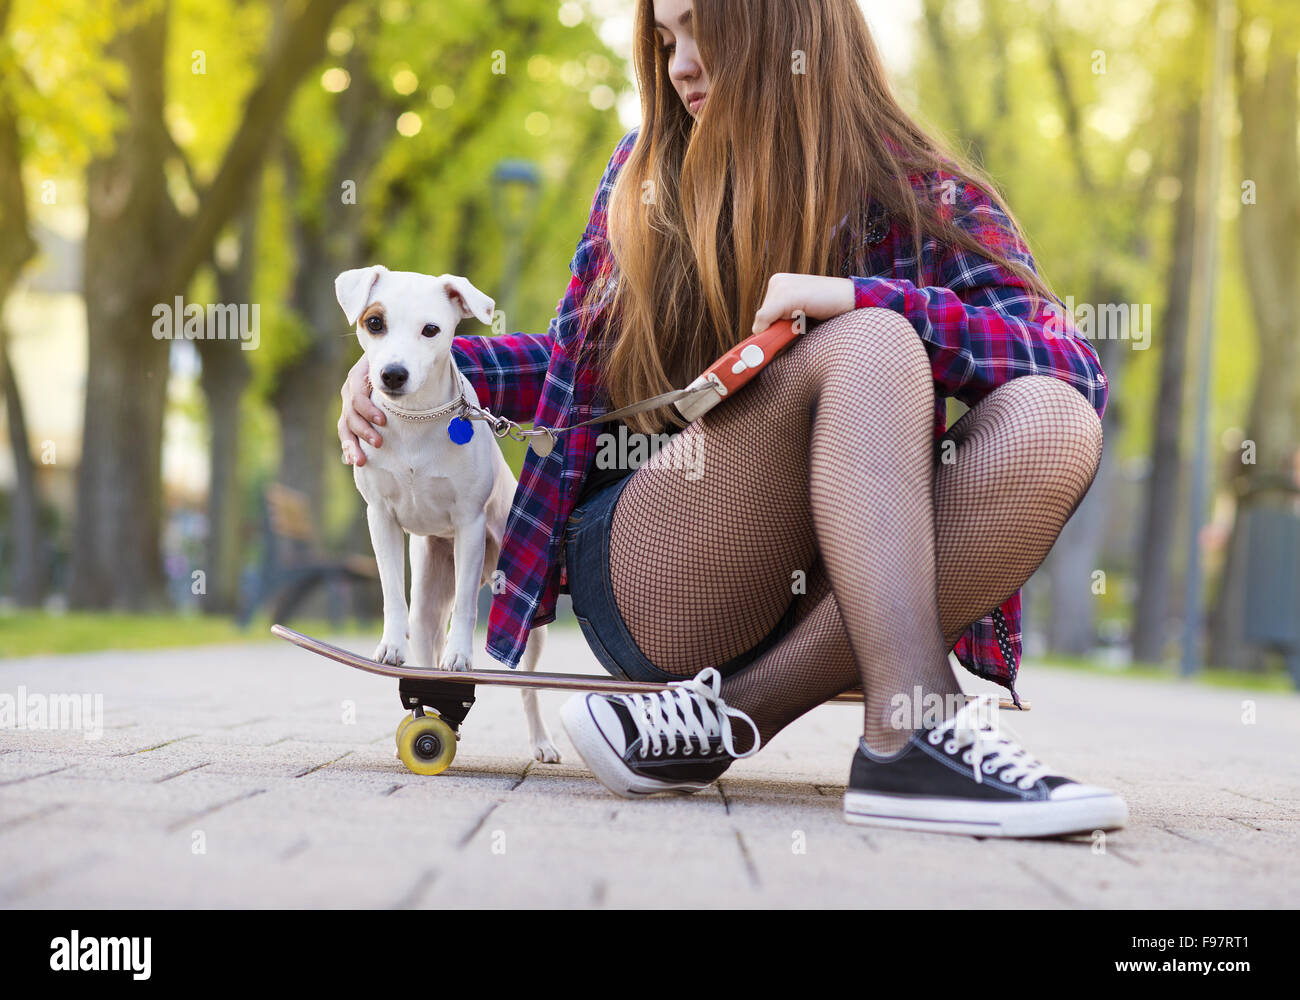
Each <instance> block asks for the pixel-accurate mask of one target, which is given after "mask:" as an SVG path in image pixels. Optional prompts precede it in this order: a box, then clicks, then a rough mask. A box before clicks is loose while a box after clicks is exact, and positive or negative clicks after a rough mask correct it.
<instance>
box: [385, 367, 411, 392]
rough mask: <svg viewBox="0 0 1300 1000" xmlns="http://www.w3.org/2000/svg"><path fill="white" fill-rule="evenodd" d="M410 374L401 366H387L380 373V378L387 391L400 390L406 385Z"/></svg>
mask: <svg viewBox="0 0 1300 1000" xmlns="http://www.w3.org/2000/svg"><path fill="white" fill-rule="evenodd" d="M408 374H409V373H408V372H407V370H406V369H405V368H403V367H402V366H401V365H387V366H385V368H384V370H383V371H381V372H380V373H379V378H380V379H381V380H382V381H383V383H384V388H385V389H400V388H401V387H402V386H404V385H406V379H407V376H408Z"/></svg>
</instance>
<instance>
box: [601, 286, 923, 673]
mask: <svg viewBox="0 0 1300 1000" xmlns="http://www.w3.org/2000/svg"><path fill="white" fill-rule="evenodd" d="M881 312H882V311H880V310H870V311H859V312H851V313H846V314H844V315H843V316H840V317H836V318H834V319H831V320H828V321H826V322H825V323H822V324H820V325H818V326H817V327H815V328H813V329H812V330H810V331H809V332H808V333H807V334H805V335H804V336H803V337H801V338H800V339H799V340H797V341H796V342H795V343H794V344H793V345H791V347H790V348H789V349H788V350H787V351H786V352H785V353H784V354H783V355H781V356H780V357H778V358H777V359H775V360H774V361H773V362H771V363H770V364H769V365H768V366H767V367H766V368H764V369H763V371H761V372H759V374H758V375H757V376H756V377H755V379H754V380H753V382H751V383H750V384H749V385H748V386H747V387H746V388H745V389H744V391H743V392H742V393H740V394H739V395H738V396H737V397H736V398H735V399H734V400H729V401H727V402H726V403H724V404H722V405H720V406H718V407H716V408H715V409H713V410H711V411H710V412H709V413H708V414H706V415H705V416H704V417H702V418H701V419H699V420H697V421H695V422H694V423H693V424H691V425H690V426H689V427H687V428H686V429H685V430H683V431H682V432H681V433H680V434H678V435H676V436H675V437H673V438H671V439H670V440H669V442H668V443H667V445H666V446H665V447H664V448H663V449H662V451H661V452H660V453H659V455H658V456H657V459H656V461H655V462H652V463H647V464H646V465H643V466H642V467H641V468H639V469H637V471H636V472H635V473H633V474H632V476H631V478H630V480H629V482H628V484H627V486H626V488H625V489H624V490H623V492H622V495H621V496H620V498H619V500H618V504H617V506H616V507H615V510H614V515H613V519H612V524H611V534H610V576H611V581H612V588H613V593H614V598H615V602H616V604H617V606H618V609H619V612H620V614H621V616H622V618H623V619H624V621H625V622H626V624H627V628H628V631H629V632H630V633H631V634H632V636H633V637H634V638H635V640H636V642H637V645H638V646H639V647H640V649H641V650H642V652H643V653H644V654H645V656H646V657H648V658H649V659H650V660H651V661H652V662H654V663H655V664H657V665H658V666H660V667H662V668H663V669H664V670H668V671H671V672H673V673H687V672H693V671H695V670H699V669H703V668H704V667H706V666H713V665H717V664H718V663H719V662H724V661H726V660H730V659H732V658H733V657H736V656H739V655H740V654H742V653H745V652H746V651H748V650H751V649H753V648H754V647H755V646H756V645H757V644H758V643H759V642H761V641H762V640H763V639H764V637H766V636H767V635H768V634H769V633H770V632H771V631H772V629H773V627H774V626H776V625H777V623H778V622H780V621H781V619H782V618H783V616H784V615H785V614H786V612H787V611H788V610H790V605H791V602H792V601H797V600H799V599H801V596H802V595H803V594H804V593H805V592H806V590H807V586H806V585H807V579H808V574H809V571H810V569H811V568H812V566H813V564H814V562H815V561H816V559H817V557H818V552H817V543H816V536H815V532H814V527H813V517H812V511H811V501H810V486H809V475H810V470H809V461H810V459H809V456H810V452H811V445H812V441H811V438H812V418H813V411H814V409H815V405H816V397H817V387H818V384H819V373H818V368H819V367H825V366H826V365H828V364H831V365H834V364H836V363H838V362H836V361H835V360H834V359H835V358H836V357H839V356H842V355H853V356H854V357H855V359H856V362H855V363H857V364H864V363H866V364H869V359H870V357H872V356H873V355H878V354H879V353H880V352H882V351H888V350H891V349H892V348H891V344H896V343H897V341H894V340H891V338H894V337H898V336H910V337H912V338H915V332H914V331H912V330H911V328H910V326H907V324H906V321H905V320H903V319H902V318H901V317H896V316H895V315H894V314H889V315H888V316H887V317H882V316H881V315H880V314H881ZM864 314H870V315H864ZM864 319H867V320H871V322H864ZM882 319H883V320H884V323H883V325H884V326H886V327H888V328H889V329H888V330H887V331H886V332H885V334H884V335H883V336H882V335H881V334H879V333H876V332H873V331H875V329H876V327H878V326H880V325H882V324H881V320H882ZM900 324H901V326H902V327H906V331H904V332H901V333H900V330H899V325H900ZM832 344H833V345H834V350H828V345H832ZM864 359H867V360H865V361H864ZM842 447H843V448H844V449H846V450H849V449H854V448H863V447H870V441H869V440H864V439H846V440H844V441H843V442H842ZM845 516H851V511H846V512H845Z"/></svg>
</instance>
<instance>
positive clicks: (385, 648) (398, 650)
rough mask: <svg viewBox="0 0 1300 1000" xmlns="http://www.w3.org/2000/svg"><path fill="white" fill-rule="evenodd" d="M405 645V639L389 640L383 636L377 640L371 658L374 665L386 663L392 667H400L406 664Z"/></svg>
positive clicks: (403, 637)
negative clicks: (377, 642) (377, 643)
mask: <svg viewBox="0 0 1300 1000" xmlns="http://www.w3.org/2000/svg"><path fill="white" fill-rule="evenodd" d="M406 656H407V644H406V637H405V636H402V637H401V638H399V639H389V638H388V637H387V636H385V637H384V638H383V639H380V640H379V645H378V646H376V647H375V654H374V656H372V657H371V659H372V660H374V661H375V662H376V663H387V664H390V665H392V666H394V667H400V666H401V665H402V664H403V663H405V662H406Z"/></svg>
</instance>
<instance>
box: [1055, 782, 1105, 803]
mask: <svg viewBox="0 0 1300 1000" xmlns="http://www.w3.org/2000/svg"><path fill="white" fill-rule="evenodd" d="M1047 797H1048V799H1050V800H1051V801H1053V802H1069V801H1071V800H1073V799H1102V798H1108V797H1116V796H1115V793H1114V792H1112V791H1111V790H1110V789H1109V788H1098V787H1097V786H1096V785H1081V784H1079V783H1077V782H1071V783H1070V784H1068V785H1057V786H1056V787H1055V788H1053V789H1052V792H1051V794H1050V795H1048V796H1047Z"/></svg>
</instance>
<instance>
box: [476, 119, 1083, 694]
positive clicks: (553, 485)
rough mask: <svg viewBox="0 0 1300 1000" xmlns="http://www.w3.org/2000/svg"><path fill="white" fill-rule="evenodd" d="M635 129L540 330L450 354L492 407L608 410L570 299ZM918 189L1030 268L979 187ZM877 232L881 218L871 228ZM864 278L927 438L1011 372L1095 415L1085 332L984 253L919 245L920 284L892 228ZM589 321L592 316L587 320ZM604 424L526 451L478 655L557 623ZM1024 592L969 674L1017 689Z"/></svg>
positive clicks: (944, 178)
mask: <svg viewBox="0 0 1300 1000" xmlns="http://www.w3.org/2000/svg"><path fill="white" fill-rule="evenodd" d="M637 132H638V130H637V129H633V130H632V131H630V132H628V133H627V135H625V136H624V137H623V139H622V140H621V141H620V142H619V144H618V146H617V147H616V148H615V150H614V155H613V157H612V158H611V159H610V161H609V164H608V166H607V167H606V169H605V173H604V175H603V176H602V177H601V180H600V187H599V189H598V190H597V192H596V197H595V199H594V201H593V204H592V209H591V216H590V220H589V222H588V224H587V229H586V232H585V233H583V236H582V239H581V241H580V242H579V243H578V249H577V252H576V253H575V254H574V257H573V261H572V263H571V264H570V271H571V272H572V275H573V277H572V279H571V280H570V282H569V287H568V289H567V291H566V292H565V294H564V297H563V298H562V299H561V300H560V303H559V308H558V311H557V314H556V317H555V318H554V319H553V320H551V323H550V327H549V329H548V331H547V332H546V333H545V334H524V333H517V334H513V335H511V336H507V337H498V338H486V337H456V338H455V339H454V341H453V355H454V357H455V359H456V363H457V365H458V366H459V367H460V370H461V371H462V372H463V373H464V374H465V376H466V377H467V378H468V379H469V380H470V382H471V383H473V385H474V389H475V391H476V392H477V393H478V398H479V402H480V404H482V405H484V406H486V407H487V408H488V409H490V410H491V411H492V412H493V413H496V414H499V415H503V416H506V417H509V418H510V419H512V420H517V421H520V422H525V421H529V420H532V421H534V422H536V423H539V424H545V425H546V426H548V427H565V426H568V425H570V424H575V423H579V422H581V421H583V420H587V419H589V418H591V417H597V416H600V415H601V414H602V413H605V412H607V410H608V406H607V405H606V404H605V401H604V398H603V393H602V392H601V386H600V384H599V383H598V381H597V378H596V375H595V373H594V371H593V369H592V366H591V365H589V364H587V363H586V362H585V360H584V363H583V364H582V365H578V364H576V363H575V361H574V356H575V354H576V352H577V348H578V345H579V344H580V343H581V342H582V338H583V337H584V336H586V335H587V334H588V333H590V332H591V331H590V330H589V329H588V326H589V323H588V321H587V318H586V317H585V316H583V315H580V308H579V304H580V302H581V300H582V297H583V293H584V291H585V289H586V287H587V285H588V283H589V282H591V281H592V280H594V279H595V277H596V276H597V275H598V274H599V273H601V272H602V271H603V272H605V273H608V271H609V269H610V268H611V267H612V257H611V255H610V254H609V252H608V245H607V237H606V230H605V222H606V215H605V213H606V205H607V203H608V200H609V196H610V192H611V190H612V189H613V186H614V181H615V179H616V178H617V176H618V171H619V169H620V168H621V167H622V165H623V164H624V163H625V162H626V161H627V157H628V155H629V154H630V153H631V150H632V147H633V146H634V145H635V143H636V137H637ZM911 181H912V183H913V185H914V186H919V185H921V184H928V185H932V186H939V187H940V188H941V190H942V192H943V193H947V194H948V195H949V197H948V198H940V199H939V201H940V204H945V203H949V202H951V203H952V208H950V209H945V211H950V212H951V213H952V216H951V217H952V218H953V219H954V220H955V221H956V222H957V224H958V225H960V226H962V227H963V228H964V229H966V230H967V231H968V232H970V233H971V234H972V235H974V236H975V237H976V238H977V239H978V240H979V241H980V243H981V245H983V246H988V247H990V248H996V249H997V250H998V251H1000V252H1001V253H1002V254H1003V255H1004V256H1006V257H1008V258H1010V259H1014V260H1018V261H1022V262H1024V263H1025V264H1026V265H1028V266H1030V267H1032V266H1033V259H1032V257H1031V256H1030V254H1029V250H1028V249H1027V248H1026V247H1025V246H1024V244H1023V243H1022V242H1021V241H1020V240H1019V238H1018V237H1017V236H1016V235H1015V233H1014V230H1013V229H1012V227H1011V225H1010V223H1009V221H1008V219H1007V218H1006V216H1005V215H1004V214H1003V213H1002V212H1001V211H999V210H998V208H997V207H996V206H995V205H994V204H993V203H992V202H991V201H990V200H989V199H988V198H987V197H986V196H985V195H984V194H983V193H982V192H981V191H980V190H979V189H978V188H976V187H974V186H971V185H966V184H964V183H963V182H961V181H960V180H957V179H956V178H950V177H949V176H948V175H947V174H943V173H937V174H934V175H929V176H928V177H926V178H921V177H919V176H917V177H912V178H911ZM881 229H882V230H883V227H881ZM870 243H871V246H870V247H869V259H870V261H871V268H870V270H871V272H872V273H871V274H870V275H869V276H863V275H851V274H848V273H847V270H846V273H845V277H850V278H851V279H852V281H853V285H854V289H855V292H856V296H855V306H856V308H859V309H863V308H868V307H879V308H884V309H892V310H894V311H896V312H898V313H901V314H902V315H903V316H905V317H907V319H908V320H909V321H910V322H911V323H912V325H913V326H914V327H915V328H916V331H917V333H918V334H919V335H920V337H921V339H922V341H924V343H925V346H926V350H927V353H928V354H929V356H930V363H931V367H932V368H933V372H934V383H935V394H936V409H935V421H936V423H935V435H936V437H938V436H939V435H941V434H942V433H943V432H944V430H945V423H944V421H945V414H944V405H943V400H944V399H945V398H946V397H948V396H953V397H956V398H957V399H960V400H961V401H963V402H964V403H966V404H968V405H974V404H975V403H977V402H978V401H979V400H980V399H982V398H983V397H984V396H985V395H986V394H988V393H989V392H990V391H991V390H992V389H994V388H996V387H997V386H999V385H1002V384H1003V383H1005V382H1007V381H1009V380H1010V379H1013V378H1016V377H1018V376H1021V375H1050V376H1054V377H1056V378H1060V379H1064V380H1065V381H1067V382H1069V383H1070V384H1071V385H1073V386H1074V387H1075V388H1077V389H1078V390H1079V391H1080V392H1081V393H1083V395H1084V396H1085V397H1086V398H1087V400H1088V402H1089V403H1091V404H1092V406H1093V407H1094V408H1095V409H1096V410H1097V412H1098V413H1101V412H1102V411H1103V409H1104V408H1105V405H1106V393H1107V387H1106V377H1105V375H1104V374H1103V373H1102V370H1101V366H1100V364H1099V363H1098V361H1097V355H1096V353H1095V352H1094V351H1093V349H1092V347H1091V345H1089V344H1088V343H1087V342H1086V341H1085V340H1082V339H1079V338H1077V337H1074V336H1072V335H1071V332H1072V325H1071V324H1070V323H1069V321H1068V316H1066V315H1065V313H1064V307H1061V306H1060V304H1059V302H1057V303H1056V307H1059V312H1058V313H1057V314H1056V316H1057V319H1056V322H1054V323H1051V325H1048V324H1049V322H1050V321H1051V320H1052V319H1053V313H1052V312H1051V308H1052V307H1050V306H1049V307H1048V308H1047V309H1045V310H1044V311H1041V312H1039V313H1037V314H1035V313H1034V312H1033V310H1032V307H1031V304H1030V301H1029V299H1028V298H1027V296H1026V294H1025V290H1024V286H1023V284H1022V283H1021V282H1020V280H1019V279H1018V278H1017V277H1016V276H1015V275H1014V274H1011V273H1010V272H1008V271H1007V270H1006V269H1005V268H1002V267H1000V266H998V265H996V264H994V263H993V262H991V261H989V260H987V259H985V258H984V257H981V256H977V255H975V254H972V253H969V252H967V251H965V250H962V249H953V248H947V247H943V246H940V245H939V244H938V243H937V242H936V241H935V240H933V239H929V240H926V241H925V242H923V244H922V253H921V267H920V275H921V279H922V280H921V284H920V285H919V286H918V285H917V284H914V283H913V282H912V281H911V280H909V279H908V278H906V277H903V275H908V274H913V275H915V274H916V273H917V267H916V258H915V255H914V253H913V247H912V242H911V239H910V237H909V236H908V235H907V234H906V232H904V231H903V230H902V229H900V227H899V226H897V225H894V224H891V225H889V228H888V231H887V232H883V231H882V232H880V233H877V234H874V235H873V238H872V239H870ZM597 322H599V318H598V319H597ZM602 426H603V425H601V424H594V425H590V426H588V427H583V428H579V429H578V430H575V431H573V432H571V433H569V434H565V435H564V436H562V437H561V438H560V439H559V441H558V442H557V444H556V446H555V448H554V450H553V451H552V452H551V453H550V455H548V456H546V457H545V458H541V457H539V456H538V455H536V454H534V453H533V452H532V451H531V450H529V451H528V453H527V457H526V458H525V460H524V467H523V472H522V474H521V475H520V479H519V489H518V491H517V492H516V493H515V500H514V506H513V507H512V508H511V511H510V517H509V519H508V521H507V523H506V534H505V538H504V539H503V541H502V547H501V556H500V560H499V561H498V563H497V568H498V569H499V570H500V571H501V574H502V576H501V577H499V580H500V585H499V592H498V593H496V594H495V596H494V598H493V601H492V611H491V614H490V616H489V618H488V635H487V651H488V653H490V654H491V655H492V656H493V657H495V658H496V659H498V660H500V661H502V662H503V663H505V664H507V665H509V666H511V667H514V666H516V665H517V664H518V662H519V659H520V657H521V656H522V654H523V650H524V644H525V643H526V642H527V640H528V632H529V630H530V629H531V628H532V627H534V626H536V625H544V624H546V623H547V622H550V621H553V620H554V619H555V601H556V595H557V594H558V593H559V591H560V586H561V584H562V583H563V582H564V580H563V575H564V566H563V560H562V559H561V558H560V545H561V542H562V540H563V535H564V525H565V522H566V521H567V520H568V517H569V513H570V511H571V510H572V509H573V508H574V506H575V505H576V500H577V497H578V493H579V490H580V489H581V487H582V483H583V480H584V478H585V477H586V474H587V472H588V470H589V469H590V468H591V467H592V465H593V464H594V461H595V455H596V438H597V434H598V432H599V430H600V428H601V427H602ZM1020 642H1021V636H1020V595H1019V593H1016V594H1015V595H1013V596H1012V597H1010V598H1009V599H1008V600H1006V601H1005V602H1004V603H1003V604H1002V606H1001V607H999V608H997V609H996V610H994V611H993V612H992V613H990V614H989V615H988V616H986V617H985V618H983V619H982V620H980V621H979V622H976V623H975V624H974V625H973V626H971V627H970V628H969V629H968V630H967V631H966V633H965V634H964V635H963V636H962V637H961V638H960V639H959V640H958V642H957V644H956V646H955V647H954V650H953V651H954V652H955V653H956V655H957V658H958V659H959V660H960V662H961V663H962V665H963V666H965V667H966V668H967V669H968V670H970V671H972V672H973V673H975V674H977V675H979V676H981V677H985V678H988V679H989V680H992V681H995V682H997V683H998V684H1001V685H1002V686H1003V687H1006V688H1008V689H1009V690H1011V691H1012V693H1013V695H1014V693H1015V687H1014V685H1015V679H1016V673H1017V670H1018V669H1019V662H1020Z"/></svg>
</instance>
